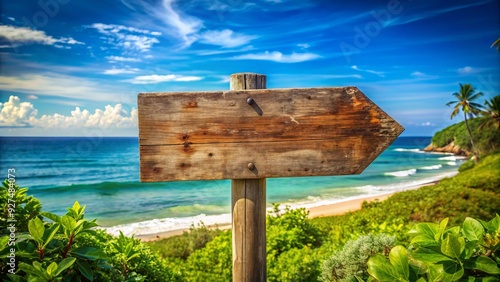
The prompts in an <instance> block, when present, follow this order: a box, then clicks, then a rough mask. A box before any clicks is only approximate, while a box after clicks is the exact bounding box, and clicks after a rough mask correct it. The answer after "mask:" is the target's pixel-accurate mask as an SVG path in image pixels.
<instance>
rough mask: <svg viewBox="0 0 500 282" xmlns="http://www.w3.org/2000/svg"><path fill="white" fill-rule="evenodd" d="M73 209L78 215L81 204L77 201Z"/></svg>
mask: <svg viewBox="0 0 500 282" xmlns="http://www.w3.org/2000/svg"><path fill="white" fill-rule="evenodd" d="M71 209H73V210H74V211H75V212H76V213H78V212H79V211H80V203H78V201H75V203H74V204H73V207H72V208H71Z"/></svg>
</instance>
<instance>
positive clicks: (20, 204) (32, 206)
mask: <svg viewBox="0 0 500 282" xmlns="http://www.w3.org/2000/svg"><path fill="white" fill-rule="evenodd" d="M27 192H28V188H26V187H23V188H21V187H19V185H15V184H14V183H13V184H11V183H10V182H9V181H7V180H5V181H3V182H2V185H1V186H0V206H1V207H2V212H1V214H0V227H1V228H0V232H1V233H0V235H1V234H9V233H10V232H9V230H8V229H7V226H8V225H9V224H8V221H9V220H10V219H14V218H13V217H14V215H15V220H16V232H27V231H28V222H29V221H30V220H31V219H33V218H35V217H38V216H39V214H40V210H41V208H42V204H41V203H40V201H39V200H38V199H37V198H35V197H33V196H28V195H27Z"/></svg>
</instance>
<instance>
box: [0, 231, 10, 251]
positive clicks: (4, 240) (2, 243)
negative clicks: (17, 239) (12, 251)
mask: <svg viewBox="0 0 500 282" xmlns="http://www.w3.org/2000/svg"><path fill="white" fill-rule="evenodd" d="M8 243H9V236H7V235H6V236H2V237H0V250H1V249H3V248H5V247H6V246H7V244H8Z"/></svg>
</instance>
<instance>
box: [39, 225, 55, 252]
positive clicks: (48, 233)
mask: <svg viewBox="0 0 500 282" xmlns="http://www.w3.org/2000/svg"><path fill="white" fill-rule="evenodd" d="M57 230H59V224H54V225H52V226H51V227H50V228H49V229H48V230H47V231H46V232H45V234H44V238H43V241H44V242H45V243H44V244H43V248H45V247H46V246H47V245H48V244H49V243H50V241H52V239H53V238H54V236H55V235H56V233H57Z"/></svg>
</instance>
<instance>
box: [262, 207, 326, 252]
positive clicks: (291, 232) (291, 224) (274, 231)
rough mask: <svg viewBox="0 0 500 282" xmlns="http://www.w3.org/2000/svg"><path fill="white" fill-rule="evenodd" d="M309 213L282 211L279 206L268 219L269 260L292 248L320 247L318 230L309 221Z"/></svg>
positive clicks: (295, 210) (290, 210) (300, 209)
mask: <svg viewBox="0 0 500 282" xmlns="http://www.w3.org/2000/svg"><path fill="white" fill-rule="evenodd" d="M308 214H309V212H308V211H306V209H304V208H299V209H291V208H290V207H289V206H287V207H285V210H284V211H283V212H282V211H280V207H279V204H275V205H274V208H273V210H272V211H271V212H270V213H269V215H268V216H267V218H266V227H267V233H266V237H267V238H266V239H267V257H268V260H269V259H270V257H271V259H272V258H273V257H277V256H279V255H280V254H281V253H283V252H286V251H288V250H290V249H292V248H297V249H301V248H304V247H317V246H319V245H320V234H319V231H318V229H317V228H316V227H315V226H314V225H312V224H311V222H310V221H309V220H308V218H307V216H308Z"/></svg>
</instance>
